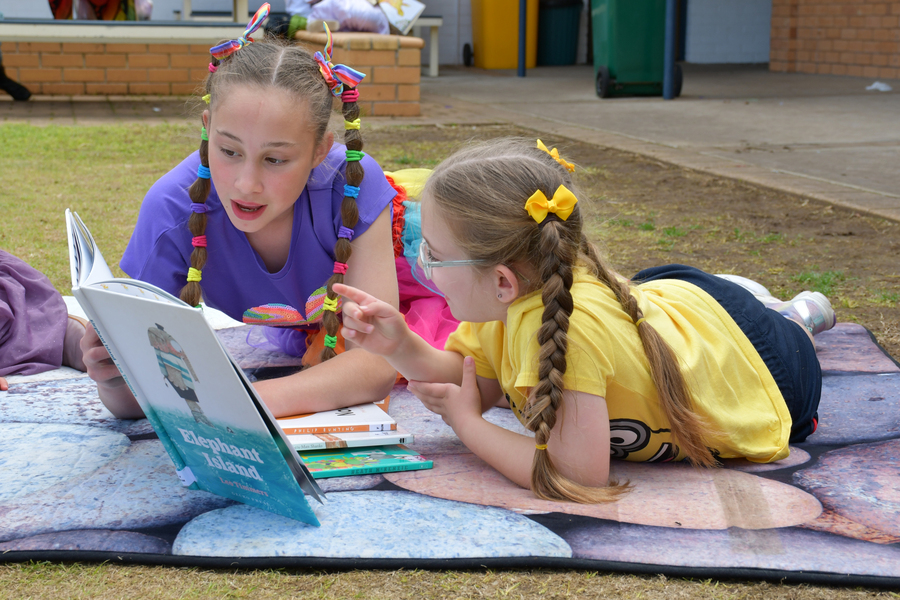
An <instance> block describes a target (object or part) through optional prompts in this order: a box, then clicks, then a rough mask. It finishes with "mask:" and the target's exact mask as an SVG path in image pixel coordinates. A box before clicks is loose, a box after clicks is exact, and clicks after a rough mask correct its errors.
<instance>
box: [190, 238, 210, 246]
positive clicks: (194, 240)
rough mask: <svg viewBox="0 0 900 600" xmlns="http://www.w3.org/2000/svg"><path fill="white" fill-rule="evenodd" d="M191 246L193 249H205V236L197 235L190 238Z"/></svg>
mask: <svg viewBox="0 0 900 600" xmlns="http://www.w3.org/2000/svg"><path fill="white" fill-rule="evenodd" d="M191 245H192V246H193V247H194V248H206V236H205V235H198V236H197V237H193V238H191Z"/></svg>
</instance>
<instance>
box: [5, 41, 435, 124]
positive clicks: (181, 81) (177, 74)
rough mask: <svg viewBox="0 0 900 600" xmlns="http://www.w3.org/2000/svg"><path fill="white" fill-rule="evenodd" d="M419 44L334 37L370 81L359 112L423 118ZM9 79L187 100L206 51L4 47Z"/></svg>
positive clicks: (34, 86)
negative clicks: (420, 105)
mask: <svg viewBox="0 0 900 600" xmlns="http://www.w3.org/2000/svg"><path fill="white" fill-rule="evenodd" d="M297 36H298V39H297V42H298V43H301V44H305V45H307V46H308V47H309V49H310V50H312V51H316V50H321V49H322V47H323V46H324V45H325V34H324V33H321V34H312V33H308V32H305V31H302V32H298V34H297ZM423 44H424V42H423V41H422V40H421V39H419V38H414V37H403V36H396V35H373V34H367V33H337V34H335V36H334V57H333V58H334V62H335V63H344V64H347V65H349V66H351V67H353V68H354V69H357V70H358V71H361V72H363V73H365V74H366V79H365V80H364V81H363V83H362V85H360V88H359V97H360V98H359V103H360V109H361V112H362V113H363V114H365V115H377V116H390V115H393V116H416V115H418V114H419V80H420V77H421V62H422V57H421V54H422V51H421V49H422V46H423ZM0 50H2V52H3V65H4V67H5V68H6V72H7V75H8V76H9V77H11V78H12V79H15V80H17V81H20V82H22V83H23V84H24V85H26V86H27V87H28V89H30V90H31V92H32V93H34V94H42V95H51V96H81V95H163V96H169V95H176V96H178V95H190V94H193V93H195V92H196V91H197V90H198V86H199V85H200V84H201V83H202V82H203V80H204V78H205V77H206V75H207V74H208V65H209V44H119V43H102V44H93V43H75V42H2V44H0Z"/></svg>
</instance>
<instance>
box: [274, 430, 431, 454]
mask: <svg viewBox="0 0 900 600" xmlns="http://www.w3.org/2000/svg"><path fill="white" fill-rule="evenodd" d="M287 438H288V441H289V442H290V443H291V444H292V445H293V446H294V450H297V451H301V450H333V449H335V448H361V447H365V446H392V445H396V444H411V443H412V442H413V440H414V438H413V435H412V434H411V433H406V432H405V431H402V430H400V429H397V430H395V431H359V432H352V433H309V434H305V435H289V436H287Z"/></svg>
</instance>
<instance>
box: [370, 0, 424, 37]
mask: <svg viewBox="0 0 900 600" xmlns="http://www.w3.org/2000/svg"><path fill="white" fill-rule="evenodd" d="M378 6H379V7H381V10H382V11H383V12H384V14H385V16H387V19H388V22H389V23H390V24H391V26H392V27H394V28H395V29H396V30H397V31H399V32H400V34H401V35H406V34H408V33H409V30H410V29H412V27H413V25H415V23H416V19H418V18H419V17H420V16H421V15H422V12H423V11H424V10H425V5H424V4H422V3H421V2H418V1H417V0H381V1H380V2H379V3H378Z"/></svg>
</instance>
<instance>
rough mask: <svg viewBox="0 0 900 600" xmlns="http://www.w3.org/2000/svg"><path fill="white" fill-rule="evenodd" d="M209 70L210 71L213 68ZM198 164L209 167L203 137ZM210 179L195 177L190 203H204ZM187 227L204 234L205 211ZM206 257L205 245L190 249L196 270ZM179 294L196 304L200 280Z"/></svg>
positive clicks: (190, 219) (213, 62)
mask: <svg viewBox="0 0 900 600" xmlns="http://www.w3.org/2000/svg"><path fill="white" fill-rule="evenodd" d="M210 64H211V65H212V66H213V68H216V67H218V65H219V61H218V59H216V58H213V59H212V60H210ZM210 70H211V71H212V70H213V69H210ZM211 75H212V73H210V77H207V78H206V85H205V86H204V93H205V94H209V93H210V81H211V80H212V77H211ZM200 164H201V165H203V166H204V167H206V168H207V169H208V168H209V141H208V140H204V139H201V140H200ZM210 181H211V180H210V179H203V178H202V177H197V179H196V180H195V181H194V183H192V184H191V187H190V189H189V190H188V196H190V198H191V202H192V203H197V204H206V199H207V198H208V197H209V190H210V188H211V187H212V184H211V183H210ZM188 229H189V230H190V232H191V235H193V236H194V237H198V236H201V235H204V234H205V233H206V213H197V212H193V211H192V212H191V216H190V217H188ZM206 258H207V252H206V247H204V246H200V247H198V246H195V247H194V249H193V251H191V267H193V268H194V269H197V270H198V271H201V270H203V267H204V266H206ZM179 295H180V297H181V299H182V300H183V301H184V302H187V303H188V304H190V305H191V306H197V305H198V304H200V300H201V299H202V298H203V293H202V289H201V288H200V282H199V281H188V282H187V283H186V284H185V286H184V287H183V288H181V294H179Z"/></svg>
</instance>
